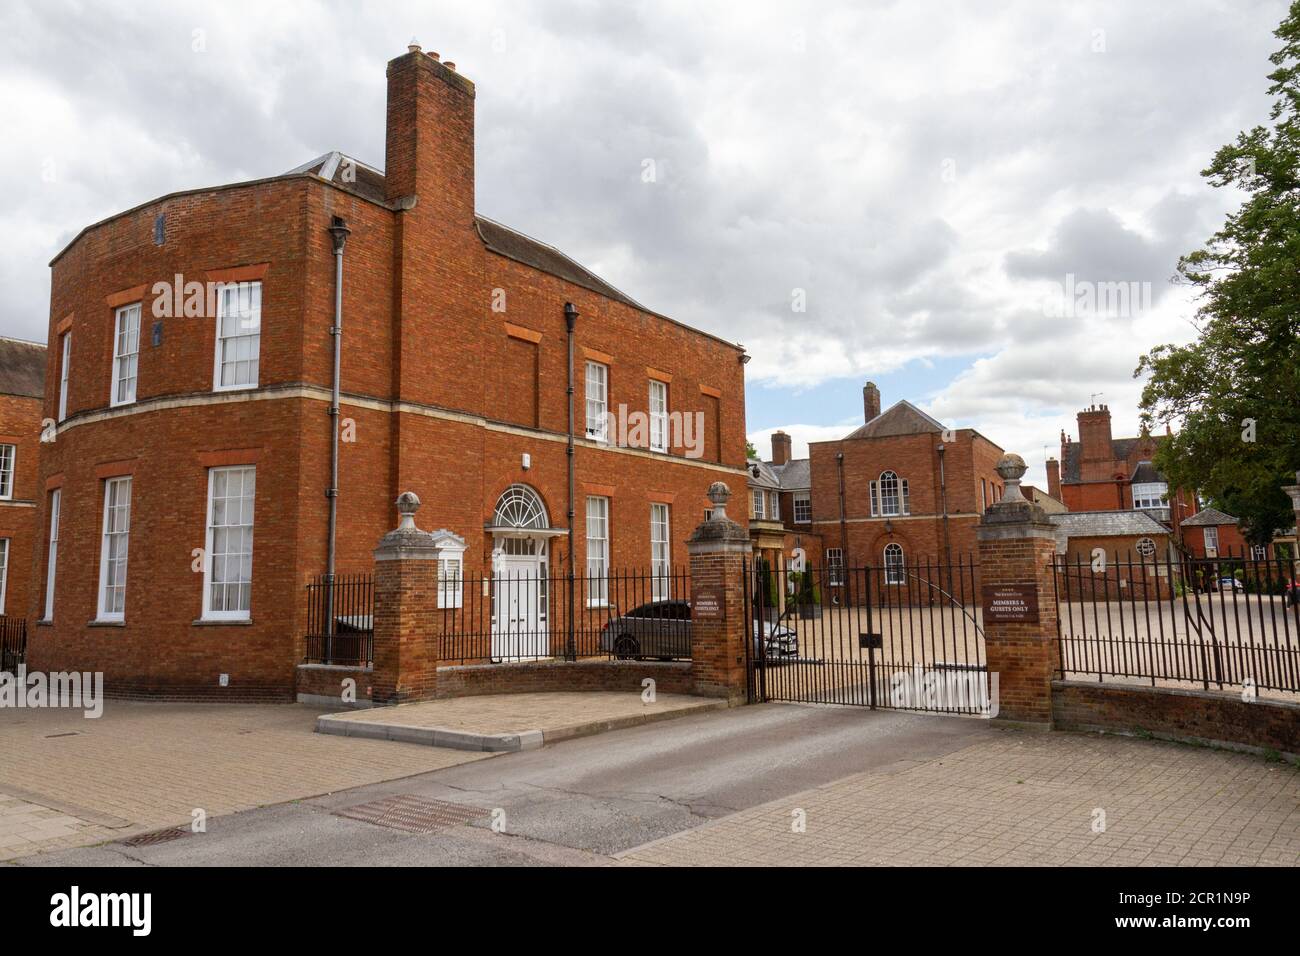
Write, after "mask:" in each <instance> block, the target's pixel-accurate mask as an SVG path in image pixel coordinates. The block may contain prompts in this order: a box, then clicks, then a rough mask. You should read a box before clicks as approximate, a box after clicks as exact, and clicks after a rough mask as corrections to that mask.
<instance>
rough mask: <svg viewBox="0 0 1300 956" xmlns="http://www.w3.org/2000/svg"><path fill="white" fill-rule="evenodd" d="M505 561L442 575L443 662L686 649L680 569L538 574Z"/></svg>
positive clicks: (685, 652) (686, 653) (655, 654)
mask: <svg viewBox="0 0 1300 956" xmlns="http://www.w3.org/2000/svg"><path fill="white" fill-rule="evenodd" d="M508 561H509V559H508V558H507V565H506V566H505V567H503V568H502V569H500V570H499V571H497V572H496V573H495V574H493V575H491V576H484V577H473V578H465V579H463V580H452V581H445V580H444V581H442V582H440V584H439V588H438V592H439V593H438V611H437V614H438V622H439V631H440V636H439V637H438V641H439V652H438V656H439V659H440V661H441V662H442V663H444V664H468V663H485V662H489V661H523V660H535V659H541V658H560V659H565V660H578V659H581V658H619V659H637V660H653V659H661V660H685V659H689V658H690V656H691V627H690V604H689V602H690V597H691V583H690V575H689V572H688V571H687V570H686V569H685V568H668V567H664V568H659V569H655V570H609V571H606V572H604V573H601V574H592V575H585V574H584V575H577V576H575V577H574V578H572V579H570V578H569V577H568V575H567V573H565V572H560V573H558V574H539V573H537V572H536V571H532V570H518V571H517V570H512V569H511V568H510V567H509V565H508Z"/></svg>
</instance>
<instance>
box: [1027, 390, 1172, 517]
mask: <svg viewBox="0 0 1300 956" xmlns="http://www.w3.org/2000/svg"><path fill="white" fill-rule="evenodd" d="M1078 422H1079V440H1078V441H1071V440H1070V439H1069V437H1067V436H1066V434H1065V432H1064V431H1062V432H1061V456H1060V458H1059V459H1056V458H1049V459H1048V460H1047V493H1048V494H1049V495H1051V496H1052V497H1053V498H1056V499H1057V500H1058V501H1060V502H1062V503H1063V504H1064V505H1065V507H1066V508H1067V509H1069V510H1070V511H1071V512H1077V511H1114V510H1120V511H1127V510H1138V511H1145V512H1147V513H1148V514H1150V515H1151V516H1152V517H1154V518H1156V519H1157V520H1158V521H1161V522H1163V523H1165V524H1167V525H1168V526H1169V527H1170V529H1172V531H1173V533H1174V538H1175V539H1176V540H1177V539H1180V538H1181V535H1180V533H1179V527H1180V526H1181V524H1182V522H1183V521H1184V520H1185V519H1187V518H1189V517H1191V516H1192V515H1193V514H1195V513H1196V510H1197V502H1196V496H1195V495H1194V494H1193V493H1191V492H1189V491H1186V490H1184V489H1175V490H1174V491H1172V492H1171V491H1170V488H1169V483H1168V482H1167V481H1166V480H1165V476H1164V475H1163V474H1162V473H1161V472H1160V471H1159V469H1157V468H1156V467H1155V465H1154V464H1153V462H1154V460H1155V454H1156V449H1157V448H1158V447H1159V445H1160V442H1161V441H1163V440H1164V438H1165V437H1167V436H1161V437H1155V436H1153V435H1151V434H1150V433H1148V432H1145V431H1144V432H1143V433H1142V434H1141V435H1139V436H1138V437H1136V438H1114V437H1112V435H1111V426H1110V409H1109V408H1107V407H1106V406H1105V405H1093V406H1091V407H1089V408H1085V409H1084V410H1083V411H1081V412H1079V415H1078Z"/></svg>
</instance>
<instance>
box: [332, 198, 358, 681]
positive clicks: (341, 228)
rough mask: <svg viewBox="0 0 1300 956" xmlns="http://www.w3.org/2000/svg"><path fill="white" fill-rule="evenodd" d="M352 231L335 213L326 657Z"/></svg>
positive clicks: (337, 494) (336, 505)
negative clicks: (346, 264)
mask: <svg viewBox="0 0 1300 956" xmlns="http://www.w3.org/2000/svg"><path fill="white" fill-rule="evenodd" d="M351 232H352V230H351V229H349V228H348V225H347V223H346V222H345V221H344V220H343V217H342V216H335V217H334V218H333V220H332V221H331V223H330V227H329V233H330V237H331V238H332V239H333V241H334V324H333V325H331V326H330V335H332V336H333V337H334V382H333V386H332V388H331V390H330V410H329V414H330V429H331V431H332V438H331V441H330V485H329V488H328V489H326V491H325V497H326V498H328V499H329V545H328V551H327V555H326V559H325V606H326V609H327V612H328V613H327V615H326V618H325V657H326V660H327V661H331V660H333V658H334V566H335V559H336V554H337V540H336V539H337V535H338V518H339V514H338V511H339V391H340V390H339V379H340V371H341V369H342V365H343V250H344V248H345V247H346V246H347V243H348V235H349V234H350V233H351Z"/></svg>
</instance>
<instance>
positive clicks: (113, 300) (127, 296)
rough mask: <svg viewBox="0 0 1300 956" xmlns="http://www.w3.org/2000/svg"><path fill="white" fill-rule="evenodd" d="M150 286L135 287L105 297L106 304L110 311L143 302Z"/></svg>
mask: <svg viewBox="0 0 1300 956" xmlns="http://www.w3.org/2000/svg"><path fill="white" fill-rule="evenodd" d="M148 288H149V286H148V285H145V284H143V283H142V284H140V285H133V286H131V288H129V289H121V290H119V291H117V292H114V293H112V294H111V295H106V296H104V304H105V305H107V306H108V307H109V308H110V309H116V308H117V307H118V306H119V305H130V304H131V303H132V302H141V301H143V300H144V294H145V292H146V291H147V290H148Z"/></svg>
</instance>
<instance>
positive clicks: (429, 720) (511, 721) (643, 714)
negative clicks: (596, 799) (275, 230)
mask: <svg viewBox="0 0 1300 956" xmlns="http://www.w3.org/2000/svg"><path fill="white" fill-rule="evenodd" d="M726 707H727V703H726V701H722V700H712V699H709V698H705V697H692V696H689V695H686V694H659V695H657V696H656V698H655V701H654V703H645V702H643V701H642V699H641V695H640V693H639V692H633V691H587V692H582V693H538V694H491V695H484V696H479V697H455V698H450V699H448V700H433V701H422V702H420V703H415V704H401V705H399V706H397V707H376V708H373V709H370V710H355V711H348V712H345V713H341V714H328V715H323V716H322V717H320V719H319V720H317V722H316V730H317V731H318V732H319V733H326V734H338V735H346V736H349V737H372V738H378V739H387V740H394V741H403V742H406V743H420V744H425V745H432V746H434V747H450V748H455V749H459V750H492V751H513V750H534V749H536V748H537V747H540V746H542V745H543V743H556V742H558V741H561V740H568V739H571V738H573V737H585V736H588V735H590V734H597V733H603V732H605V731H607V730H618V729H620V728H623V727H633V726H636V725H638V724H646V723H651V722H653V721H658V720H667V719H670V718H673V717H685V716H687V715H688V714H696V713H702V712H704V711H707V710H719V709H725V708H726Z"/></svg>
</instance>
